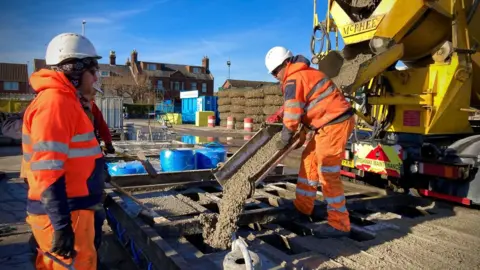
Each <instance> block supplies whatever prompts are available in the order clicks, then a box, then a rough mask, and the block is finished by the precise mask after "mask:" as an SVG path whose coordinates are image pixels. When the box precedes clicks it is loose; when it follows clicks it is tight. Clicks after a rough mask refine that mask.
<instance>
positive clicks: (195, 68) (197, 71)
mask: <svg viewBox="0 0 480 270" xmlns="http://www.w3.org/2000/svg"><path fill="white" fill-rule="evenodd" d="M192 71H193V73H201V72H202V70H201V69H200V68H199V67H194V68H192Z"/></svg>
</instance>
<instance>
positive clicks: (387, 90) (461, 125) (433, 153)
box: [311, 0, 480, 205]
mask: <svg viewBox="0 0 480 270" xmlns="http://www.w3.org/2000/svg"><path fill="white" fill-rule="evenodd" d="M321 2H322V3H325V4H327V5H328V8H327V16H326V19H325V20H324V21H319V20H318V15H317V14H316V12H314V33H313V36H312V42H311V47H312V53H313V57H312V62H313V63H314V64H318V67H319V69H320V70H322V71H324V72H325V73H326V74H327V75H328V76H330V77H331V78H332V79H333V80H334V81H335V83H336V84H337V86H338V87H339V88H340V89H342V90H343V92H344V93H345V95H346V96H347V97H348V98H349V100H351V102H352V103H353V106H354V108H355V112H356V117H357V126H356V129H355V132H354V133H353V134H352V137H351V141H350V143H349V146H348V148H347V149H346V151H345V159H344V161H343V168H342V175H343V176H345V177H348V178H350V179H355V180H359V181H365V182H367V183H371V184H375V185H378V184H379V183H380V184H381V185H383V186H386V187H392V188H394V189H395V190H396V191H400V192H412V191H414V192H415V193H417V194H420V195H422V196H432V197H436V198H441V199H445V200H450V201H454V202H458V203H462V204H466V205H473V204H480V172H478V169H479V168H480V164H479V163H480V125H479V122H480V121H478V120H475V115H476V114H478V113H479V112H480V66H479V65H480V52H479V48H478V46H479V44H480V0H429V1H428V0H350V1H349V0H328V1H323V0H322V1H321ZM314 5H315V7H314V9H316V3H314ZM332 32H334V33H335V35H336V36H337V50H332V44H331V42H330V37H332V36H333V35H334V34H333V33H332ZM338 35H340V36H341V37H342V38H343V41H344V44H345V46H344V48H343V49H342V50H341V51H338ZM319 44H320V47H319ZM399 61H401V62H402V63H404V65H405V67H404V68H398V67H396V66H397V63H398V62H399Z"/></svg>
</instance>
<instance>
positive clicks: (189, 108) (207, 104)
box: [180, 90, 220, 123]
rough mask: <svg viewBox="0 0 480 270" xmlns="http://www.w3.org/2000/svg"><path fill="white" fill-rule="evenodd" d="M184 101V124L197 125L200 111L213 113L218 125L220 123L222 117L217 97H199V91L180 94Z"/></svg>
mask: <svg viewBox="0 0 480 270" xmlns="http://www.w3.org/2000/svg"><path fill="white" fill-rule="evenodd" d="M180 98H181V100H182V122H183V123H195V116H196V113H197V112H198V111H213V112H215V118H216V120H217V123H220V121H219V120H220V116H219V114H218V109H217V97H214V96H198V91H197V90H193V91H182V92H180Z"/></svg>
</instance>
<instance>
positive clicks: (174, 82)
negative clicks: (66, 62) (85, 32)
mask: <svg viewBox="0 0 480 270" xmlns="http://www.w3.org/2000/svg"><path fill="white" fill-rule="evenodd" d="M209 62H210V60H209V59H208V57H206V56H205V57H203V59H202V64H201V65H180V64H167V63H159V62H147V61H140V60H139V58H138V52H137V51H136V50H133V51H132V53H131V55H130V58H129V59H127V62H126V63H125V64H118V63H117V61H116V54H115V52H114V51H111V52H110V55H109V63H108V64H99V75H100V77H101V84H102V89H103V90H104V91H105V93H106V94H108V93H109V92H113V91H115V90H114V89H118V87H119V85H121V86H126V87H128V86H138V85H139V84H143V82H144V81H147V82H148V84H149V87H150V88H151V91H152V93H154V94H156V96H157V97H161V98H163V99H171V100H175V101H177V102H179V99H180V91H189V90H198V93H199V96H213V79H214V78H213V75H212V74H211V73H210V70H209ZM44 67H45V60H43V59H34V69H35V70H36V71H37V70H39V69H41V68H44Z"/></svg>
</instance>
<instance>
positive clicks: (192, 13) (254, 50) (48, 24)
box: [0, 0, 326, 89]
mask: <svg viewBox="0 0 480 270" xmlns="http://www.w3.org/2000/svg"><path fill="white" fill-rule="evenodd" d="M2 2H3V3H2V8H1V10H0V25H2V27H1V29H0V36H1V37H2V38H1V39H0V62H13V63H27V61H30V66H31V63H32V59H33V58H44V54H45V49H46V44H48V42H49V41H50V39H51V38H53V37H54V36H55V35H57V34H59V33H62V32H77V33H81V29H82V27H81V26H82V20H86V22H87V24H86V36H87V37H88V38H89V39H90V40H91V41H92V42H93V43H94V45H95V46H96V48H97V50H98V52H99V53H100V54H101V55H102V56H104V59H102V60H101V62H103V63H107V62H108V53H109V51H110V50H114V51H116V54H117V63H125V61H126V59H127V57H129V55H130V52H131V51H132V50H133V49H136V50H137V51H138V57H139V60H143V61H155V62H165V63H178V64H190V65H201V59H202V57H203V56H204V55H208V56H209V58H210V66H211V67H210V69H211V71H212V73H213V75H214V76H215V89H217V88H218V86H220V85H221V84H222V83H223V82H224V81H225V79H226V78H227V76H228V69H227V66H226V61H227V60H228V58H230V60H231V62H232V65H231V78H232V79H245V80H269V81H271V80H273V78H272V77H271V76H270V75H269V74H267V71H266V68H265V65H264V57H265V53H266V52H267V51H268V50H269V49H270V48H271V47H273V46H276V45H283V46H286V47H288V48H290V49H291V50H292V51H293V52H294V53H297V54H304V55H306V56H308V57H309V58H310V56H311V53H310V48H309V47H310V36H311V33H312V25H313V1H312V0H298V1H296V3H295V4H294V3H293V2H292V1H287V0H275V1H274V0H249V1H245V0H244V1H238V0H237V1H233V0H157V1H145V0H137V1H80V2H79V1H72V0H63V1H31V0H27V1H25V0H24V1H2ZM319 2H320V3H321V2H323V1H322V0H320V1H319ZM79 3H82V5H79ZM325 8H326V5H320V7H318V13H319V14H320V18H321V19H323V18H324V16H325V15H324V14H325ZM30 69H31V67H30Z"/></svg>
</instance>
